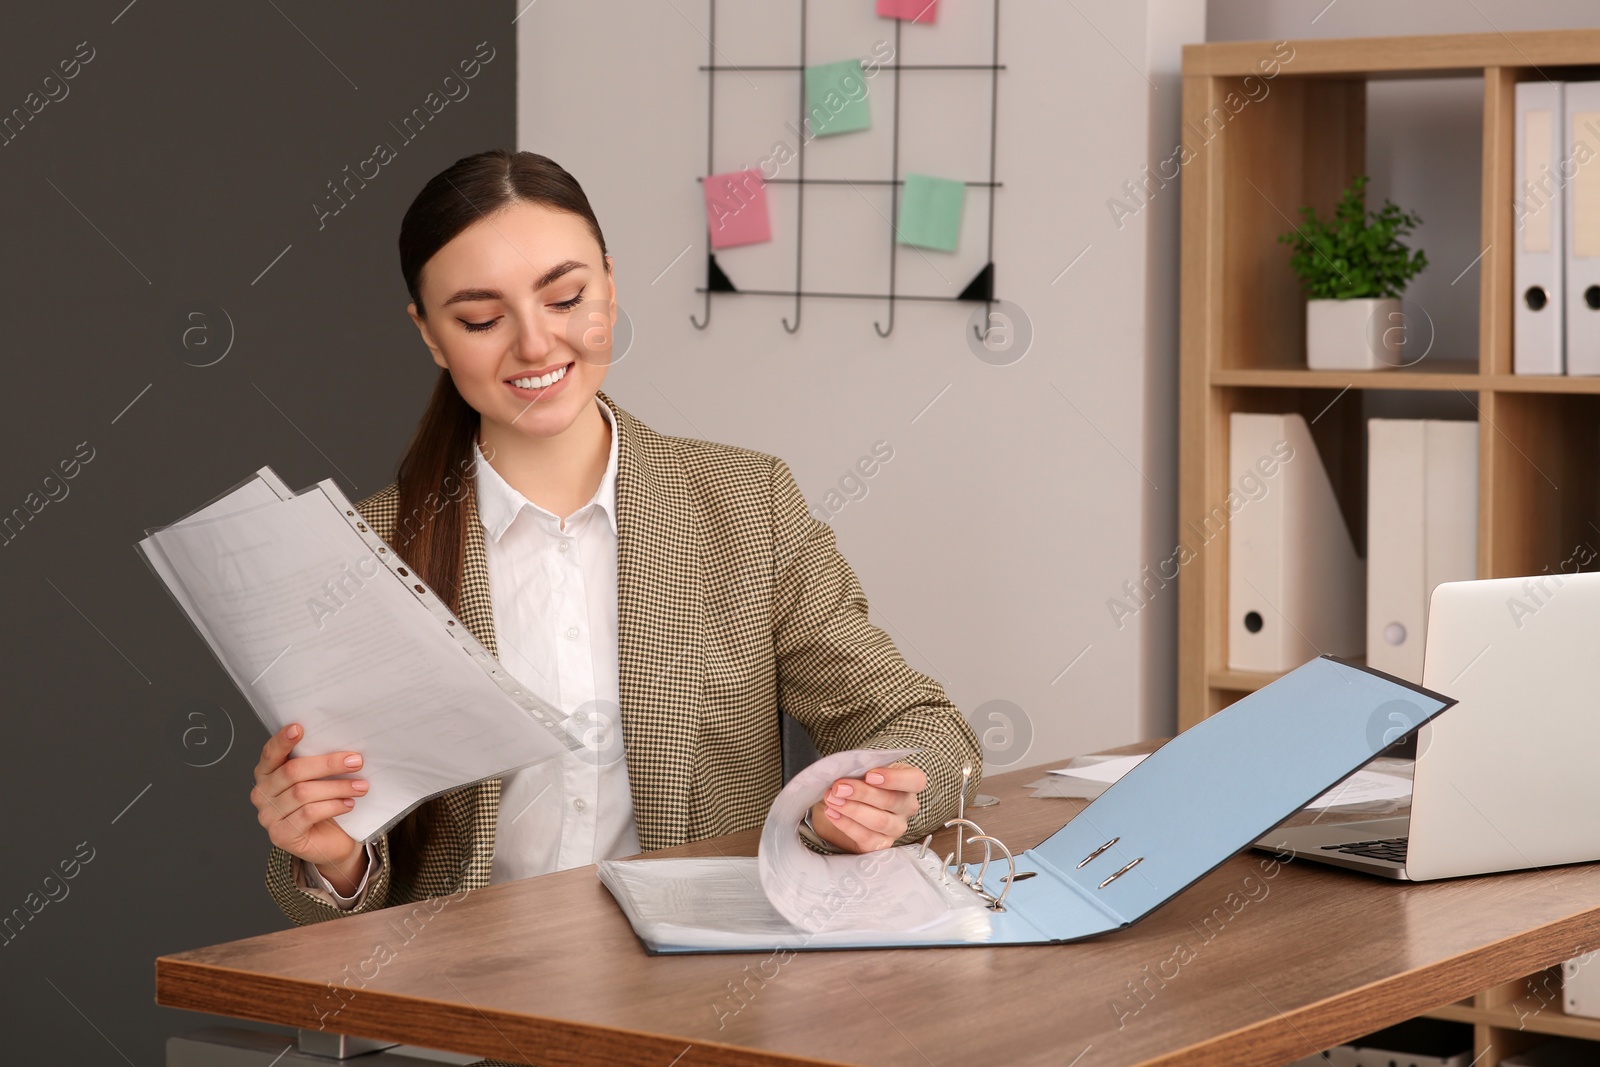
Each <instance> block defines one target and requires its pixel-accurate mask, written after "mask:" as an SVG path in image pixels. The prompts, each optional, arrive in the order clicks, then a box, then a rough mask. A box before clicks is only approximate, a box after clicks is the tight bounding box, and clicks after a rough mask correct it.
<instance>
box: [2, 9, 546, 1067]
mask: <svg viewBox="0 0 1600 1067" xmlns="http://www.w3.org/2000/svg"><path fill="white" fill-rule="evenodd" d="M440 12H441V9H440V8H439V7H438V5H434V4H425V3H417V2H405V3H395V2H386V3H375V2H366V3H356V4H340V5H331V6H330V5H327V4H318V3H312V2H309V0H274V3H268V4H243V5H235V4H203V3H194V2H188V3H179V4H170V3H165V4H164V3H151V2H144V3H136V4H133V5H131V6H129V5H127V0H109V2H107V3H94V4H81V5H80V4H70V5H69V4H31V5H12V6H11V8H10V9H8V11H7V15H6V20H5V32H4V33H3V34H0V111H3V112H5V113H9V112H10V110H11V109H12V108H14V107H24V108H25V107H28V106H29V105H30V103H31V106H32V107H39V103H38V100H40V99H44V98H45V97H46V94H54V95H55V96H57V97H59V99H57V100H55V101H54V102H51V103H48V104H45V105H44V106H43V107H42V109H41V110H39V112H38V114H36V115H34V116H33V117H32V118H31V119H30V120H28V121H26V122H25V123H20V124H19V125H18V126H16V127H13V129H12V131H11V134H10V136H12V138H13V139H11V140H9V141H8V142H7V143H5V144H4V145H3V146H0V199H3V202H4V204H5V205H6V211H5V222H6V227H5V237H4V256H5V261H6V269H5V280H6V284H5V285H4V286H3V287H0V322H3V324H4V334H5V340H4V350H5V354H6V375H7V383H6V384H7V388H6V390H5V391H4V394H3V397H0V405H3V407H0V410H3V412H4V419H3V423H0V425H3V430H0V433H3V434H4V441H5V447H4V449H3V450H0V511H3V512H4V513H9V512H10V511H11V509H12V508H14V507H25V508H26V507H27V506H28V502H29V499H30V498H29V494H38V495H37V496H35V497H33V498H32V500H33V505H34V506H38V501H40V500H44V499H47V496H46V494H47V493H54V494H55V495H56V496H57V497H58V498H59V499H56V500H53V501H50V502H48V503H46V504H44V506H43V507H42V509H40V510H39V511H38V513H37V514H36V515H33V516H32V518H31V519H30V520H28V521H27V522H26V524H25V525H23V526H21V528H20V533H15V534H14V536H11V537H9V538H8V539H7V540H6V541H5V542H4V543H3V547H0V596H3V597H4V598H5V602H6V603H7V604H8V605H10V608H9V610H7V611H6V612H5V614H4V622H3V623H0V626H3V627H4V641H3V648H4V652H3V657H4V658H3V662H4V670H5V676H6V691H7V696H8V699H7V701H6V715H5V719H4V721H5V724H6V728H7V736H6V738H5V744H4V746H3V752H4V755H3V756H0V764H3V770H0V780H3V781H4V787H3V788H4V796H3V799H4V805H5V809H6V813H7V820H6V831H7V832H6V838H7V842H6V844H7V847H6V855H5V859H4V862H3V863H0V914H9V913H10V912H11V909H13V908H18V907H24V908H25V907H26V904H27V902H28V900H29V895H30V894H38V896H36V897H34V898H33V900H34V901H35V902H37V901H38V900H42V899H46V898H45V893H46V892H47V891H50V892H54V893H55V894H56V895H57V896H58V897H60V896H61V893H62V888H58V885H59V886H61V887H64V889H65V891H66V895H65V896H64V897H61V898H60V899H58V900H56V901H53V902H50V903H47V904H45V905H44V906H43V907H42V910H40V911H39V913H38V914H37V915H35V916H34V917H33V918H32V920H31V921H29V922H28V923H27V924H26V925H25V926H24V927H22V929H21V931H20V933H18V934H16V936H15V937H14V938H11V939H8V940H6V941H5V942H4V943H3V945H0V1004H3V1005H4V1008H3V1009H0V1017H3V1018H4V1019H5V1020H6V1025H5V1027H4V1041H5V1048H4V1051H3V1052H0V1059H4V1060H5V1061H6V1062H7V1063H24V1062H28V1063H33V1062H38V1063H44V1062H56V1063H72V1064H82V1065H93V1064H106V1065H113V1064H115V1065H125V1064H126V1063H128V1062H132V1063H137V1064H140V1065H152V1064H159V1063H162V1062H164V1051H163V1042H164V1038H165V1036H166V1035H167V1034H170V1033H174V1032H179V1031H182V1030H187V1029H192V1028H194V1027H196V1026H201V1025H211V1024H213V1023H214V1022H215V1021H216V1020H215V1019H214V1018H212V1017H209V1016H196V1015H189V1014H185V1013H178V1012H173V1011H169V1010H166V1009H161V1008H157V1007H156V1006H155V1005H154V990H153V973H154V968H153V964H152V961H153V960H154V958H155V957H156V956H158V955H160V954H163V953H168V952H174V951H178V950H182V949H187V948H194V947H198V946H202V945H209V944H214V943H217V942H220V941H227V940H232V939H235V938H239V937H244V936H247V935H251V934H256V933H261V932H264V931H268V930H272V929H277V928H280V927H283V926H285V925H287V921H286V920H285V919H284V918H283V916H282V915H281V914H280V913H279V912H278V910H277V908H276V907H275V906H274V905H273V904H272V902H271V900H270V899H269V898H268V896H267V893H266V890H265V888H264V886H263V884H262V875H263V871H264V866H265V860H266V855H267V842H266V835H265V834H264V833H263V832H262V831H261V829H260V827H259V826H257V825H256V823H255V816H254V810H253V809H252V808H251V806H250V804H249V802H248V799H247V794H248V792H249V789H250V785H251V770H252V767H253V766H254V763H255V761H256V759H257V757H258V756H259V752H260V747H261V744H262V742H263V741H264V740H265V733H264V730H263V729H262V727H261V726H260V725H259V724H258V722H257V721H256V719H255V716H254V715H253V714H252V713H251V711H250V710H249V708H248V707H247V706H246V705H245V703H244V701H243V699H242V698H241V697H240V695H239V694H238V692H237V691H236V690H235V689H234V688H233V686H232V685H231V684H230V683H229V681H228V679H227V677H226V675H225V674H224V672H223V671H222V670H221V668H220V667H218V666H217V665H216V663H215V662H214V661H213V660H212V659H211V658H210V655H209V653H208V652H206V651H205V647H204V645H203V644H202V643H201V642H200V640H199V638H198V637H197V636H196V635H195V634H194V632H193V631H192V629H191V628H190V627H189V624H188V623H187V622H186V621H185V620H184V618H183V616H182V615H181V614H180V613H179V611H178V610H177V609H176V608H175V607H174V605H173V604H172V603H171V601H170V600H169V599H168V597H167V594H166V592H165V591H164V589H163V587H162V586H161V585H160V583H159V582H157V580H156V579H155V578H154V577H153V576H152V575H151V574H150V573H149V572H148V571H147V570H146V568H145V565H144V563H143V562H142V561H141V560H140V559H139V558H138V557H137V556H136V554H135V552H134V549H133V544H134V542H135V541H136V540H137V539H138V538H139V537H141V536H142V535H143V530H144V528H145V527H148V526H155V525H159V524H162V523H165V522H169V521H171V520H172V519H173V518H175V517H177V516H178V515H180V514H182V513H183V512H184V511H186V510H188V509H190V508H192V507H194V506H195V505H197V504H198V503H200V502H201V501H202V500H204V499H206V498H208V497H210V496H212V495H214V494H217V493H220V492H221V491H223V490H225V489H226V488H228V487H229V486H231V485H232V484H233V483H235V482H237V481H238V480H240V479H241V478H243V477H245V476H246V475H247V474H248V473H249V472H251V471H253V470H254V469H255V468H256V467H258V466H260V465H261V464H263V463H266V464H271V465H272V466H273V467H275V468H276V469H277V470H278V471H279V472H280V473H281V474H282V475H283V476H284V477H285V478H286V479H288V481H289V482H290V483H291V484H293V485H295V486H297V487H298V486H302V485H305V484H307V483H310V482H312V481H315V480H317V479H320V478H323V477H326V476H332V477H334V478H335V479H336V480H337V481H338V483H339V485H340V487H341V488H342V489H344V490H345V492H347V493H349V494H350V495H352V496H356V497H359V496H361V495H364V494H367V493H370V492H372V491H374V490H375V489H378V488H380V487H381V486H382V485H383V484H385V483H386V482H387V481H389V480H390V479H391V478H392V476H393V468H394V465H395V463H396V461H397V459H398V458H399V454H400V451H401V449H402V448H403V446H404V444H405V441H406V439H407V437H408V435H409V431H410V429H411V427H412V426H413V425H414V424H415V421H416V418H417V416H418V415H419V414H420V412H421V408H422V404H423V402H424V400H425V397H426V390H427V388H428V387H429V385H430V383H431V382H432V380H433V377H434V373H435V368H434V367H433V364H432V363H431V362H430V360H429V359H428V356H427V353H426V350H425V349H423V348H422V347H421V345H420V343H419V342H418V340H417V337H416V331H415V329H414V328H413V327H412V325H411V323H410V321H409V320H408V319H407V318H406V316H405V312H404V307H405V302H406V295H405V290H404V286H403V285H402V283H401V278H400V273H399V269H398V266H397V261H396V252H395V238H396V235H397V233H398V230H399V221H400V216H401V213H402V212H403V211H404V209H405V206H406V205H407V204H408V203H409V202H410V199H411V197H412V196H414V195H415V194H416V192H417V190H418V189H419V188H420V187H421V185H422V183H423V182H424V181H425V180H426V179H427V178H428V177H429V176H431V175H432V174H434V173H436V172H437V171H438V170H440V169H441V168H443V167H444V166H446V165H448V164H449V163H450V162H452V161H454V160H455V159H457V158H459V157H461V156H463V155H466V154H469V153H471V152H475V151H479V150H481V149H484V148H487V147H492V146H497V145H510V144H511V143H512V140H513V137H514V117H513V106H514V100H515V96H514V84H515V82H514V79H515V64H516V59H515V55H514V52H515V41H514V36H513V28H512V24H511V20H512V17H513V15H514V13H515V7H514V6H513V4H512V3H511V2H509V0H507V2H504V3H493V4H475V5H472V6H471V7H470V8H463V9H461V10H460V11H456V10H452V11H451V12H450V14H449V17H448V18H443V17H441V13H440ZM119 13H120V14H119ZM85 41H86V42H87V43H88V47H87V48H84V49H83V50H82V53H83V54H84V55H85V56H87V55H89V54H90V49H92V56H93V58H92V59H90V60H89V61H88V62H87V63H85V64H82V65H81V66H80V67H79V68H78V69H77V70H76V76H75V77H74V78H72V79H71V80H69V81H65V82H61V81H60V80H58V79H56V80H50V81H46V78H47V77H48V76H49V75H51V74H52V72H57V73H59V70H60V68H59V67H58V64H59V63H60V61H62V60H70V59H71V58H72V57H73V56H74V53H75V52H77V51H79V49H78V45H79V42H85ZM482 41H487V42H488V43H489V44H488V47H489V48H492V49H494V50H495V53H494V58H493V59H492V60H491V61H490V62H489V63H487V65H484V66H482V67H481V70H480V73H479V74H478V76H477V77H476V78H474V79H472V80H471V81H468V82H465V83H464V84H465V86H466V88H467V90H468V94H467V95H466V96H465V97H461V92H462V89H461V88H460V87H455V86H459V85H460V84H461V83H452V87H449V88H447V87H446V86H445V84H444V79H445V78H446V76H448V75H450V74H451V73H452V72H453V71H455V72H457V73H459V71H457V64H458V62H459V61H460V60H463V59H471V58H473V55H474V52H475V50H476V48H477V45H478V43H479V42H482ZM485 51H486V54H487V50H485ZM69 69H71V68H70V64H69ZM63 90H65V94H66V95H64V96H62V95H61V94H62V93H63ZM447 91H448V92H453V93H455V94H456V96H457V97H458V98H459V99H457V100H454V101H451V102H449V103H447V104H445V105H444V106H443V107H442V108H441V109H440V110H439V111H438V114H437V115H430V119H429V121H427V123H426V125H425V126H423V127H422V128H421V132H419V133H416V134H415V135H414V136H413V139H411V140H410V141H409V142H408V141H406V140H405V139H403V138H402V137H401V135H400V134H399V133H397V132H396V130H395V129H393V128H391V126H390V123H391V122H393V123H395V124H397V125H398V124H400V122H401V120H402V119H403V118H404V117H405V116H406V115H407V114H409V113H410V112H411V110H412V108H414V107H419V106H425V99H426V98H427V97H428V94H429V93H430V92H438V93H439V94H440V97H438V98H436V99H435V102H434V106H436V107H437V106H438V104H437V100H438V99H440V98H445V96H444V94H445V93H446V92H447ZM32 92H38V94H39V96H38V98H35V99H34V100H32V101H31V102H30V101H29V94H30V93H32ZM380 141H386V142H389V143H390V144H391V145H392V146H393V147H394V148H395V149H396V153H395V157H394V158H393V160H392V161H391V162H389V163H387V164H385V165H382V166H381V167H380V168H379V172H378V175H377V176H376V177H375V178H373V179H372V180H371V181H370V182H368V183H367V185H366V187H365V188H364V189H362V188H357V187H356V186H355V185H354V183H352V188H355V189H356V192H355V195H354V196H353V198H351V199H349V202H348V206H345V207H343V208H342V210H341V211H340V212H339V213H338V214H337V215H332V216H331V217H327V218H324V219H322V220H321V224H320V225H319V215H318V212H317V211H316V210H315V209H314V207H313V205H314V204H316V203H317V202H319V201H320V200H327V201H328V202H329V203H330V204H336V203H337V201H334V200H332V198H331V196H330V194H329V191H328V189H327V187H326V183H327V182H329V181H331V180H333V179H335V178H342V177H343V168H345V167H346V166H347V165H348V166H349V167H350V168H351V169H352V171H353V170H355V169H356V168H357V167H358V166H359V165H360V164H361V162H362V161H363V160H365V159H367V158H368V157H370V156H371V155H372V154H373V150H374V147H375V145H376V144H377V142H380ZM367 173H369V174H371V173H372V171H371V168H370V167H368V169H367ZM347 195H348V194H347ZM286 250H287V251H286ZM280 254H281V257H280ZM269 267H270V269H269ZM200 302H210V303H211V304H212V305H216V306H218V307H220V308H222V309H224V310H225V312H226V316H227V318H228V319H229V320H231V323H232V331H233V335H234V336H233V340H232V345H231V348H227V349H226V351H227V354H226V356H225V358H222V359H221V360H220V362H215V363H214V364H213V365H211V366H204V367H200V366H193V365H190V364H191V363H203V362H210V361H211V360H212V359H214V358H215V355H216V354H220V353H221V352H222V351H223V350H224V348H225V347H226V340H227V339H226V337H225V334H226V331H227V327H226V325H225V324H224V323H223V322H222V321H221V320H220V319H219V318H217V317H216V316H215V315H214V314H213V321H212V322H211V323H210V333H209V337H210V341H211V345H210V347H205V348H202V347H195V348H193V349H190V350H185V349H184V348H182V347H181V346H178V345H175V343H174V341H173V339H172V330H171V326H170V323H171V321H172V320H173V318H174V316H182V315H184V314H186V313H187V312H189V311H191V310H196V309H199V308H200V307H201V306H202V305H201V303H200ZM190 340H191V342H198V341H200V340H201V335H200V334H198V333H196V334H192V335H191V338H190ZM185 357H187V362H186V359H185ZM81 442H87V446H86V447H85V448H84V449H83V451H82V454H83V455H88V454H89V450H91V449H92V456H93V458H92V459H91V460H90V461H89V462H88V463H87V464H84V465H82V466H81V467H80V468H79V469H78V470H77V472H76V476H75V477H73V478H72V479H71V480H70V481H66V482H64V483H62V482H59V481H51V482H48V483H47V482H46V480H45V479H46V478H47V476H49V475H50V474H51V473H52V472H53V471H56V470H57V469H58V464H59V463H60V462H61V461H63V460H71V459H72V458H73V457H74V453H75V450H77V449H78V446H79V444H80V443H81ZM63 490H65V493H66V495H65V496H62V495H61V494H62V492H63ZM207 764H209V765H207ZM130 805H131V806H130ZM80 843H86V845H85V847H84V848H83V850H82V852H81V855H83V856H89V855H92V859H90V860H89V862H88V863H86V864H82V865H81V867H79V868H78V870H77V873H76V876H75V877H74V878H72V879H71V880H70V881H66V882H64V883H58V882H55V881H52V882H50V883H48V884H47V883H46V881H45V879H46V878H47V876H49V875H50V874H51V873H52V872H54V871H57V870H58V865H59V864H60V863H61V862H62V861H71V860H72V859H73V858H74V853H75V851H78V849H79V845H80ZM91 850H92V851H91ZM343 962H344V961H330V972H329V973H330V977H331V976H332V975H333V974H335V973H336V972H337V971H338V968H339V966H342V964H343Z"/></svg>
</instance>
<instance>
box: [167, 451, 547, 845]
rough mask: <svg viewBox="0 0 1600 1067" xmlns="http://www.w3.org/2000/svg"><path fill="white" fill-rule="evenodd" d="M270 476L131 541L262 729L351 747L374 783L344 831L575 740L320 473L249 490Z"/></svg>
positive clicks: (360, 831) (367, 827)
mask: <svg viewBox="0 0 1600 1067" xmlns="http://www.w3.org/2000/svg"><path fill="white" fill-rule="evenodd" d="M271 488H272V487H271V486H270V485H269V484H267V483H266V482H265V481H260V482H257V481H255V480H252V481H250V482H247V483H245V484H243V485H242V486H241V487H239V489H238V490H236V494H237V495H236V496H232V497H224V498H222V499H220V500H218V501H215V502H213V503H212V504H210V505H208V506H207V507H206V508H204V509H202V511H201V513H200V515H202V516H203V517H190V518H189V519H187V520H185V521H183V522H180V523H177V524H175V525H173V526H169V527H166V528H165V529H162V530H158V531H156V532H154V533H152V534H150V535H149V536H148V537H146V538H145V540H144V541H143V542H141V543H140V547H141V548H142V549H144V550H145V557H146V559H148V560H149V561H150V563H151V566H152V569H154V570H155V571H156V572H157V574H158V575H160V576H161V577H162V579H163V580H164V581H166V582H167V583H168V585H169V587H171V588H172V589H173V594H174V598H175V599H177V600H178V602H179V604H180V606H181V607H183V608H184V610H185V612H186V613H188V614H189V616H190V620H191V621H192V622H193V623H194V625H195V627H196V629H198V630H199V631H200V633H201V634H202V636H204V637H205V639H206V641H207V643H208V644H209V645H210V646H211V649H212V651H213V653H214V654H215V655H216V656H217V658H218V660H219V661H220V662H221V663H222V665H223V667H224V668H225V669H226V670H227V671H228V673H229V675H230V676H231V677H232V678H233V681H234V684H235V685H237V686H238V687H239V689H240V691H241V692H242V693H243V694H244V695H245V697H246V698H247V699H248V700H249V701H250V703H251V706H252V707H253V708H254V709H255V711H256V713H257V715H258V716H260V718H261V720H262V722H263V723H264V724H265V725H266V726H267V728H268V730H270V731H272V732H274V733H276V732H277V731H278V730H279V729H281V728H282V727H283V726H284V725H286V724H288V723H290V722H298V723H300V724H301V725H302V727H303V728H304V730H305V734H304V737H303V739H302V741H301V743H300V744H299V745H297V746H295V750H294V755H296V756H304V755H315V754H318V753H323V752H333V751H340V750H345V749H348V750H352V751H357V752H360V753H361V754H362V757H363V765H362V767H361V769H360V770H359V771H354V772H350V773H349V774H345V775H340V776H339V777H346V778H348V777H357V776H359V777H362V778H364V779H366V780H367V781H368V782H370V783H371V788H370V789H369V791H368V794H367V795H366V796H365V797H362V798H360V799H359V800H357V802H356V806H355V807H354V808H353V809H352V810H351V811H349V812H347V813H346V814H343V815H339V816H335V819H336V821H337V822H338V823H339V825H340V826H341V827H343V828H344V830H345V832H347V833H349V834H350V835H351V836H352V837H355V838H357V839H358V840H369V839H371V838H372V837H375V836H376V835H377V834H378V833H380V832H382V831H383V830H385V829H387V828H388V827H389V826H391V825H392V824H393V823H394V822H396V821H398V819H399V818H400V817H401V816H403V815H404V814H405V813H406V812H407V811H409V810H411V808H413V807H415V806H416V805H417V804H418V803H420V802H422V801H423V800H426V799H427V798H429V797H432V796H435V795H437V794H439V793H442V792H445V791H448V790H450V789H457V788H460V787H462V786H464V785H469V784H472V783H474V782H478V781H482V780H483V779H485V778H490V777H494V776H496V775H499V774H504V773H506V772H508V771H510V770H514V769H516V768H518V767H523V766H527V765H529V764H532V763H537V762H540V761H542V760H545V759H548V758H551V757H553V756H557V755H560V754H561V753H562V752H563V751H565V750H566V749H568V748H572V747H575V742H574V741H573V739H571V738H570V737H568V736H564V731H562V730H560V729H551V728H549V727H547V726H544V725H541V724H540V723H538V722H536V721H535V720H534V718H533V717H532V716H531V715H530V713H529V712H528V711H527V710H525V709H524V708H523V707H520V706H519V705H518V704H517V703H516V702H515V701H513V700H512V699H510V698H509V697H508V695H507V693H506V692H504V691H503V690H502V688H501V687H500V686H499V685H498V684H497V683H496V682H495V681H494V680H492V679H491V678H490V677H489V675H488V674H487V673H485V670H484V668H483V667H482V666H480V665H479V664H477V663H475V662H474V661H473V659H472V657H471V656H470V654H469V653H468V652H467V650H466V649H465V648H464V647H463V645H462V643H461V642H460V641H458V640H457V639H456V638H455V637H454V636H452V635H451V634H450V633H449V632H447V630H446V627H445V626H444V625H442V624H441V622H440V621H439V620H438V619H437V618H435V617H434V616H433V615H432V614H430V612H429V610H428V609H427V608H426V607H425V606H424V605H423V604H422V602H421V601H419V600H418V599H417V598H416V597H415V596H413V595H412V594H411V592H410V591H409V590H408V589H407V587H406V586H405V585H404V584H403V580H402V579H401V578H399V577H398V576H397V575H395V574H394V573H393V572H392V571H391V570H389V568H388V565H387V564H377V563H375V562H374V558H373V557H372V554H371V550H370V549H369V548H368V546H367V544H366V543H365V542H364V541H363V540H362V538H361V537H360V536H359V535H358V534H356V532H355V530H354V529H352V528H351V526H350V525H349V523H348V522H347V521H346V519H345V518H344V516H343V515H342V513H341V511H340V509H339V507H338V506H337V505H336V504H335V502H334V501H333V500H332V499H331V498H330V496H329V495H328V493H327V492H325V491H324V490H323V488H322V487H321V486H319V487H314V488H313V489H310V490H307V491H306V492H304V493H302V494H300V495H298V496H294V497H291V498H289V499H287V500H285V499H272V500H270V501H266V502H259V503H258V501H263V500H265V498H266V495H267V494H266V493H264V492H263V489H266V490H269V491H270V490H271ZM334 492H336V490H335V491H334ZM271 495H272V496H274V497H276V496H277V494H276V493H275V492H274V493H271ZM351 575H354V576H355V580H354V581H352V580H351V578H350V576H351ZM330 583H332V584H330ZM330 589H334V590H337V592H335V593H330ZM533 699H534V700H535V701H536V702H537V703H539V704H541V705H542V706H544V707H549V705H548V703H547V702H544V701H542V699H540V698H537V697H536V696H535V697H534V698H533ZM550 711H551V712H553V713H554V714H555V715H559V712H556V711H555V709H553V708H550Z"/></svg>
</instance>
